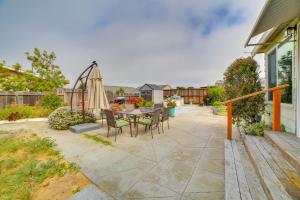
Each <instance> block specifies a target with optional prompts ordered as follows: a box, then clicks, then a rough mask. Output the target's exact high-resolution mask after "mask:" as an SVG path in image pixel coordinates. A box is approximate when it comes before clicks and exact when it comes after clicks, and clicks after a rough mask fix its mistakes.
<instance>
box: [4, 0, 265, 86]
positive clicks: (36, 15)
mask: <svg viewBox="0 0 300 200" xmlns="http://www.w3.org/2000/svg"><path fill="white" fill-rule="evenodd" d="M264 2H265V0H184V1H183V0H85V1H82V0H26V1H23V0H0V27H1V31H0V60H5V61H6V64H7V65H12V64H14V63H16V62H19V63H21V64H22V65H23V67H24V68H30V63H28V62H27V61H26V58H25V55H24V52H26V51H32V49H33V48H34V47H38V48H40V49H42V50H47V51H54V52H55V53H56V55H57V64H58V65H59V66H60V67H61V69H62V71H63V73H64V74H65V75H66V77H67V78H68V79H70V80H71V81H73V82H74V79H76V77H77V76H78V74H79V73H80V72H81V71H82V70H83V69H84V68H85V67H87V66H88V65H89V64H90V63H91V61H93V60H96V61H97V62H98V63H99V64H100V66H101V71H102V73H103V77H104V83H105V84H107V85H128V86H139V85H142V84H144V83H157V84H171V85H172V86H196V87H197V86H205V85H209V84H213V83H214V82H215V81H216V80H218V79H221V78H222V75H223V72H224V70H225V68H226V67H227V66H228V65H229V64H230V63H231V62H232V61H233V60H234V59H235V58H237V57H240V56H244V57H245V56H248V55H249V54H247V52H249V51H250V49H244V48H243V46H244V43H245V40H246V38H247V37H248V35H249V32H250V30H251V28H252V26H253V24H254V22H255V20H256V18H257V16H258V14H259V12H260V10H261V8H262V6H263V4H264Z"/></svg>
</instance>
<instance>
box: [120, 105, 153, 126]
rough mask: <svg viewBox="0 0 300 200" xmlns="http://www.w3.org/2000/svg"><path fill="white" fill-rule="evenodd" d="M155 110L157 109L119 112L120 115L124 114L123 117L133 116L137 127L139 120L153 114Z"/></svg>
mask: <svg viewBox="0 0 300 200" xmlns="http://www.w3.org/2000/svg"><path fill="white" fill-rule="evenodd" d="M155 110H156V109H152V108H140V109H131V110H123V111H118V113H119V114H122V115H128V116H132V117H133V124H134V127H136V124H137V118H139V117H141V116H143V115H146V114H150V113H153V112H154V111H155Z"/></svg>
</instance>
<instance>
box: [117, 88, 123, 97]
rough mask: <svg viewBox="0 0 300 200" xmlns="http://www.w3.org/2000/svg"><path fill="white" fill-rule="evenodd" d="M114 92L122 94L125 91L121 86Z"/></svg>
mask: <svg viewBox="0 0 300 200" xmlns="http://www.w3.org/2000/svg"><path fill="white" fill-rule="evenodd" d="M116 93H117V95H118V96H123V95H124V93H125V89H124V88H123V87H118V89H117V90H116Z"/></svg>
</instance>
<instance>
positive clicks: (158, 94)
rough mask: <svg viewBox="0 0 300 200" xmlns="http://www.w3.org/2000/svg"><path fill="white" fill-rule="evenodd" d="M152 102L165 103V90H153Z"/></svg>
mask: <svg viewBox="0 0 300 200" xmlns="http://www.w3.org/2000/svg"><path fill="white" fill-rule="evenodd" d="M152 101H153V102H154V103H161V102H163V101H164V91H163V90H153V91H152Z"/></svg>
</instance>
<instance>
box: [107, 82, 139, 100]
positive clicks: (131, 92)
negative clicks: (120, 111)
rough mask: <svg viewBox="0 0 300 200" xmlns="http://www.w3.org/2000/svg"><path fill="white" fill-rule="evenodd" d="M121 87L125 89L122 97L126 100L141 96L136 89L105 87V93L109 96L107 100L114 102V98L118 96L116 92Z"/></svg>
mask: <svg viewBox="0 0 300 200" xmlns="http://www.w3.org/2000/svg"><path fill="white" fill-rule="evenodd" d="M120 87H121V88H123V89H124V91H125V92H124V94H123V95H122V96H124V97H126V98H129V97H139V96H140V92H139V90H138V89H136V88H134V87H126V86H112V85H105V86H104V89H105V92H106V95H107V98H108V100H109V101H113V100H114V98H116V97H117V96H118V95H117V92H116V91H117V90H118V88H120Z"/></svg>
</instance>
